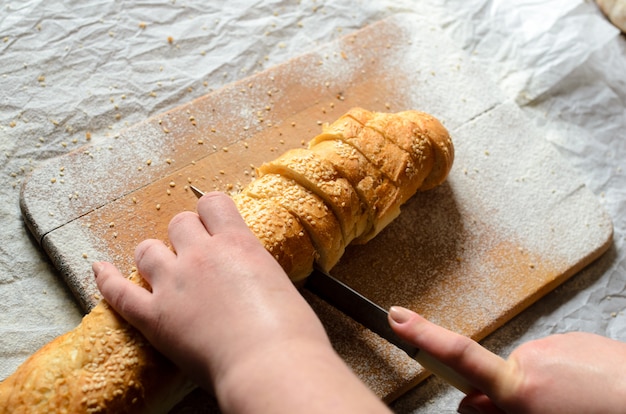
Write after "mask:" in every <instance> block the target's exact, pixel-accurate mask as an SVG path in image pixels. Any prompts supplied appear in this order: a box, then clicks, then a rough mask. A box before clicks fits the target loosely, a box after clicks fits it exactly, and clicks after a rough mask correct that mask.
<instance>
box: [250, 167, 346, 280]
mask: <svg viewBox="0 0 626 414" xmlns="http://www.w3.org/2000/svg"><path fill="white" fill-rule="evenodd" d="M242 193H244V194H246V195H248V196H250V197H255V198H263V199H265V198H269V199H272V200H273V201H274V202H276V203H278V204H279V205H280V206H282V207H283V208H285V209H286V210H287V211H289V212H290V213H291V214H293V215H294V216H296V217H297V218H298V220H299V221H300V223H301V224H302V226H303V227H304V229H305V230H306V232H307V233H308V234H309V236H310V237H311V241H312V243H313V246H314V247H315V250H316V251H317V255H316V262H317V264H318V265H319V266H320V267H321V268H322V269H324V270H327V271H328V270H330V269H331V268H332V267H333V266H334V265H336V264H337V262H338V261H339V259H340V258H341V256H342V255H343V252H344V249H345V244H344V240H343V236H342V234H341V227H340V225H339V221H338V220H337V217H336V216H335V214H334V213H333V212H332V211H331V209H330V208H329V207H328V205H327V204H326V203H325V202H324V200H322V199H321V198H320V197H319V196H318V195H316V194H315V193H313V192H312V191H310V190H308V189H306V188H304V187H302V186H301V185H300V184H298V183H297V182H296V181H294V180H292V179H290V178H287V177H284V176H282V175H280V174H266V175H263V176H261V177H260V178H258V179H256V180H254V181H252V182H251V183H250V184H248V185H247V186H246V187H245V188H244V189H243V190H242Z"/></svg>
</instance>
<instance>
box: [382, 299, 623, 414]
mask: <svg viewBox="0 0 626 414" xmlns="http://www.w3.org/2000/svg"><path fill="white" fill-rule="evenodd" d="M389 316H390V324H391V326H392V328H393V329H394V331H395V332H396V333H397V334H398V335H399V336H400V337H401V338H403V339H404V340H406V341H407V342H410V343H411V344H413V345H415V346H417V347H418V348H420V349H423V350H424V351H426V352H428V353H430V354H431V355H432V356H434V357H435V358H436V359H438V360H440V361H441V362H443V363H444V364H446V365H448V366H450V367H452V368H453V369H454V370H456V371H457V372H458V373H459V374H461V375H462V376H463V377H465V378H466V379H467V380H468V381H469V382H470V383H472V384H473V385H474V387H475V388H476V389H477V390H479V391H477V392H476V393H473V394H470V395H467V396H466V397H465V398H463V400H462V401H461V403H460V405H459V412H461V413H502V412H506V413H548V414H549V413H572V412H578V413H605V414H610V413H621V412H623V411H624V403H625V402H626V373H625V371H624V366H626V344H624V343H622V342H618V341H615V340H612V339H609V338H605V337H602V336H599V335H594V334H589V333H583V332H572V333H566V334H559V335H552V336H548V337H546V338H543V339H539V340H534V341H530V342H527V343H525V344H523V345H521V346H519V347H518V348H517V349H515V350H514V351H513V352H512V353H511V355H510V356H509V358H508V359H507V360H504V359H502V358H500V357H499V356H497V355H495V354H493V353H492V352H490V351H488V350H487V349H485V348H483V347H482V346H480V345H479V344H478V343H476V342H475V341H473V340H471V339H469V338H467V337H465V336H462V335H459V334H456V333H454V332H451V331H448V330H446V329H444V328H442V327H440V326H437V325H435V324H433V323H431V322H429V321H427V320H426V319H424V318H422V317H421V316H419V315H417V314H416V313H414V312H412V311H410V310H408V309H405V308H401V307H392V308H391V309H390V312H389Z"/></svg>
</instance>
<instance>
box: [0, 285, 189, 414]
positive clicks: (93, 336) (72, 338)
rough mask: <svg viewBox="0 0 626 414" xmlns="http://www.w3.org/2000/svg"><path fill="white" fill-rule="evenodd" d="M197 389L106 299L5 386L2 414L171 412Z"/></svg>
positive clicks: (0, 389)
mask: <svg viewBox="0 0 626 414" xmlns="http://www.w3.org/2000/svg"><path fill="white" fill-rule="evenodd" d="M134 277H138V275H136V274H135V275H134ZM194 388H195V386H194V385H193V383H191V381H189V380H188V379H187V378H186V377H185V376H184V375H183V374H182V373H181V372H180V371H179V370H178V368H177V367H176V366H174V364H172V363H171V362H169V361H168V360H167V359H166V358H165V357H163V356H162V355H161V354H159V353H158V352H157V351H156V350H155V349H154V348H153V347H152V346H150V344H148V342H147V341H146V340H145V339H144V337H143V336H142V335H141V333H139V331H137V330H136V329H135V328H133V327H132V326H130V325H129V324H128V323H127V322H126V321H124V320H123V319H122V318H121V317H120V316H119V315H118V314H117V313H115V312H114V311H113V310H112V309H111V308H110V307H109V305H108V304H107V303H106V302H104V301H102V302H100V303H99V304H98V305H96V306H95V307H94V308H93V309H92V311H91V312H90V313H89V314H87V315H86V316H85V317H84V318H83V320H82V321H81V323H80V325H78V326H77V327H76V328H75V329H73V330H71V331H69V332H67V333H65V334H63V335H61V336H59V337H58V338H56V339H54V340H53V341H51V342H49V343H48V344H46V345H45V346H44V347H42V348H41V349H40V350H38V351H37V352H36V353H35V354H33V355H31V356H30V358H28V359H27V360H26V361H25V362H24V363H23V364H22V365H20V366H19V367H18V369H17V371H15V372H14V373H13V374H12V375H11V376H10V377H9V378H7V379H6V380H4V381H3V382H2V384H1V385H0V413H2V414H5V413H6V414H8V413H13V414H17V413H99V412H105V413H166V412H168V411H169V409H171V408H172V407H173V406H174V405H175V404H176V403H177V402H179V401H180V400H181V399H182V398H183V397H184V396H185V395H186V394H188V393H189V392H190V391H191V390H193V389H194Z"/></svg>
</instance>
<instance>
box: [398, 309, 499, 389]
mask: <svg viewBox="0 0 626 414" xmlns="http://www.w3.org/2000/svg"><path fill="white" fill-rule="evenodd" d="M389 322H390V325H391V327H392V329H393V330H394V331H395V332H396V334H397V335H399V336H400V337H401V338H402V339H404V340H405V341H407V342H409V343H411V344H413V345H415V346H417V347H418V348H420V349H423V350H424V351H426V352H428V353H429V354H431V355H432V356H433V357H434V358H436V359H438V360H439V361H441V362H443V363H444V364H445V365H447V366H449V367H450V368H452V369H454V370H455V371H456V372H458V373H459V374H460V375H462V376H463V377H465V378H466V379H467V380H468V381H469V382H470V383H471V384H473V385H474V387H475V388H476V389H479V390H481V391H482V392H484V393H485V394H488V395H490V394H492V393H497V392H499V390H501V389H502V387H503V386H505V385H506V384H503V383H502V382H503V381H506V380H508V379H509V378H510V377H509V376H508V374H509V370H510V368H509V365H508V364H507V362H506V361H505V360H504V359H502V358H500V357H499V356H498V355H496V354H494V353H492V352H490V351H488V350H487V349H485V348H483V347H482V346H480V345H479V344H478V343H476V342H475V341H473V340H471V339H470V338H467V337H465V336H463V335H459V334H457V333H454V332H452V331H449V330H447V329H444V328H442V327H440V326H438V325H436V324H434V323H431V322H429V321H427V320H426V319H424V318H422V317H421V316H419V315H418V314H417V313H415V312H413V311H410V310H408V309H405V308H402V307H397V306H394V307H392V308H391V309H390V310H389Z"/></svg>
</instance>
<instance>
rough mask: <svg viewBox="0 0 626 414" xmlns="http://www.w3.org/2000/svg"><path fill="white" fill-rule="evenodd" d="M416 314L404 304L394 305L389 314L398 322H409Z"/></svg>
mask: <svg viewBox="0 0 626 414" xmlns="http://www.w3.org/2000/svg"><path fill="white" fill-rule="evenodd" d="M414 315H415V312H413V311H412V310H409V309H407V308H403V307H402V306H392V307H391V308H390V309H389V316H390V317H391V319H393V321H394V322H395V323H398V324H402V323H405V322H408V321H409V320H410V319H411V318H412V317H413V316H414Z"/></svg>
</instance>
